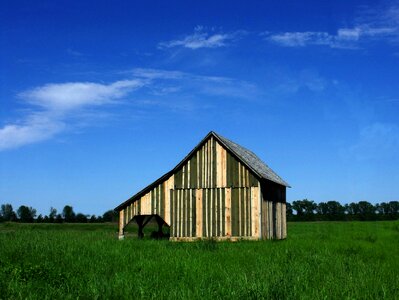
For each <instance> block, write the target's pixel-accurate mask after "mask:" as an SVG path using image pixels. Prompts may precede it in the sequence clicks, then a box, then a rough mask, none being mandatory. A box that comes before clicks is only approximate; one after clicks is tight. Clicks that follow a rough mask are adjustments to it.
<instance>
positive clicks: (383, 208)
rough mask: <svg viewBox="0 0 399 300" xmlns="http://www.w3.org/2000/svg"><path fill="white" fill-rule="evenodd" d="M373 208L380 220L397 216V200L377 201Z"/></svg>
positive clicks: (398, 215)
mask: <svg viewBox="0 0 399 300" xmlns="http://www.w3.org/2000/svg"><path fill="white" fill-rule="evenodd" d="M375 210H376V212H377V214H378V216H379V219H380V220H396V219H398V217H399V202H398V201H391V202H388V203H387V202H382V203H377V204H376V206H375Z"/></svg>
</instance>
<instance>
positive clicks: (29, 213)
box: [17, 205, 36, 223]
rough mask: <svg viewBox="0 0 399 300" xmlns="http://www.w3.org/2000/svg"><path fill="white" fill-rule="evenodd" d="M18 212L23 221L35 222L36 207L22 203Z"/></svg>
mask: <svg viewBox="0 0 399 300" xmlns="http://www.w3.org/2000/svg"><path fill="white" fill-rule="evenodd" d="M17 214H18V217H19V220H20V221H21V222H24V223H31V222H33V219H34V218H35V217H36V209H34V208H32V207H28V206H25V205H21V206H20V207H19V208H18V210H17Z"/></svg>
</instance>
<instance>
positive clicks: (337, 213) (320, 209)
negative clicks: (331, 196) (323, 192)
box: [316, 201, 345, 221]
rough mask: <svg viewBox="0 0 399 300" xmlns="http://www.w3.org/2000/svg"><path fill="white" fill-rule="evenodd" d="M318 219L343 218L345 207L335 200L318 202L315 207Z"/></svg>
mask: <svg viewBox="0 0 399 300" xmlns="http://www.w3.org/2000/svg"><path fill="white" fill-rule="evenodd" d="M316 211H317V214H318V215H319V217H320V218H319V219H320V220H331V221H337V220H343V219H344V217H345V208H344V207H343V206H342V205H341V204H340V203H339V202H337V201H328V202H320V203H319V204H318V205H317V208H316Z"/></svg>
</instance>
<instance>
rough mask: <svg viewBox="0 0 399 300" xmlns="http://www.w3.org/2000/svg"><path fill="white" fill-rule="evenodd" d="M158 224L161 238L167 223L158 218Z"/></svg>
mask: <svg viewBox="0 0 399 300" xmlns="http://www.w3.org/2000/svg"><path fill="white" fill-rule="evenodd" d="M156 220H157V224H158V236H159V237H161V236H162V235H163V231H162V226H163V224H164V223H165V222H164V220H162V218H160V217H158V216H156Z"/></svg>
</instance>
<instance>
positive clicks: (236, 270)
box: [0, 221, 399, 299]
mask: <svg viewBox="0 0 399 300" xmlns="http://www.w3.org/2000/svg"><path fill="white" fill-rule="evenodd" d="M134 229H135V228H129V230H134ZM116 231H117V226H116V225H115V224H14V223H3V224H0V298H1V299H25V298H27V299H78V298H79V299H138V298H144V299H152V298H157V299H176V298H185V299H187V298H188V299H192V298H196V299H199V298H201V299H202V298H206V299H215V298H229V299H230V298H232V299H264V298H268V299H399V222H398V221H395V222H322V223H289V225H288V239H287V240H285V241H260V242H248V241H247V242H244V241H242V242H235V243H229V242H212V241H207V242H193V243H176V242H168V241H165V240H162V241H156V240H149V239H144V240H137V239H136V238H134V237H133V235H130V236H129V235H128V237H127V238H126V239H125V240H123V241H119V240H117V232H116Z"/></svg>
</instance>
